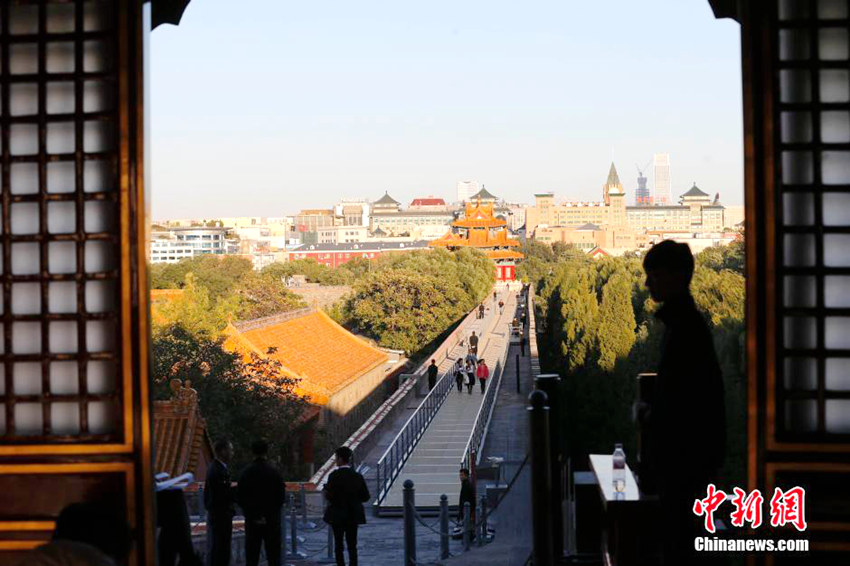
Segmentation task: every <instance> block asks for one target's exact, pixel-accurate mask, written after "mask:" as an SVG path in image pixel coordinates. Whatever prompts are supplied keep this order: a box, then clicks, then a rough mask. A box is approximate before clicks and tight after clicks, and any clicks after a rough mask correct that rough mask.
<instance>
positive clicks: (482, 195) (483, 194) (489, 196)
mask: <svg viewBox="0 0 850 566" xmlns="http://www.w3.org/2000/svg"><path fill="white" fill-rule="evenodd" d="M469 200H471V201H475V200H498V198H497V197H496V195H494V194H493V193H491V192H490V191H488V190H487V189H485V188H484V187H481V190H480V191H478V192H477V193H475V194H474V195H472V196H471V197H470V198H469Z"/></svg>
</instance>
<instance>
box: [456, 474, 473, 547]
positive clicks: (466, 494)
mask: <svg viewBox="0 0 850 566" xmlns="http://www.w3.org/2000/svg"><path fill="white" fill-rule="evenodd" d="M459 476H460V500H459V501H458V505H457V521H458V523H460V522H462V521H463V504H464V503H469V518H470V520H471V521H472V522H473V523H474V522H475V486H474V485H472V480H470V479H469V470H468V469H467V468H461V469H460V473H459ZM474 530H475V529H473V532H474Z"/></svg>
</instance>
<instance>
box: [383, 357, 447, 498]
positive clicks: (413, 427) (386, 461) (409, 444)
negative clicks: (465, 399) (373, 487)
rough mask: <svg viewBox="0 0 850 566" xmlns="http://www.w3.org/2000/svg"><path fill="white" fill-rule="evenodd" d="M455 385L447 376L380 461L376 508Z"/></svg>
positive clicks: (399, 433) (429, 394)
mask: <svg viewBox="0 0 850 566" xmlns="http://www.w3.org/2000/svg"><path fill="white" fill-rule="evenodd" d="M453 386H454V379H453V378H452V377H451V372H447V373H444V374H443V376H442V377H441V378H440V379H439V380H438V381H437V384H436V385H435V386H434V388H433V389H432V390H431V391H430V392H429V393H428V395H427V397H425V399H424V400H423V401H422V403H420V404H419V407H417V408H416V411H415V412H414V413H413V414H412V415H410V418H409V419H407V422H406V423H404V426H403V427H401V430H400V431H398V434H397V435H396V437H395V438H394V439H393V441H392V442H391V443H390V445H389V447H388V448H387V450H386V451H385V452H384V454H383V456H381V459H380V460H378V464H377V466H376V467H375V475H376V478H377V493H376V496H375V506H376V507H377V506H378V505H380V504H381V502H382V501H383V500H384V498H385V497H386V496H387V493H389V491H390V487H391V486H392V484H393V482H394V481H395V479H396V478H397V477H398V474H399V472H401V469H402V468H403V467H404V463H405V462H406V461H407V458H408V457H409V456H410V454H411V453H412V452H413V449H414V448H415V447H416V444H417V443H418V442H419V439H420V438H422V435H423V434H425V430H426V429H427V428H428V425H429V424H431V421H432V420H433V419H434V416H435V415H436V414H437V411H439V410H440V407H441V406H442V405H443V401H445V400H446V397H448V396H449V393H450V392H451V390H452V387H453Z"/></svg>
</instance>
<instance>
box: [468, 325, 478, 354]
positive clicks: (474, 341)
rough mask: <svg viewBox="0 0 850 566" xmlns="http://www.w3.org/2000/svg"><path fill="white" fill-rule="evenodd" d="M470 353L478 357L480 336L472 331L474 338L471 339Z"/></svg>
mask: <svg viewBox="0 0 850 566" xmlns="http://www.w3.org/2000/svg"><path fill="white" fill-rule="evenodd" d="M469 351H470V352H472V353H473V354H475V355H478V336H477V335H476V334H475V331H474V330H473V331H472V336H470V337H469Z"/></svg>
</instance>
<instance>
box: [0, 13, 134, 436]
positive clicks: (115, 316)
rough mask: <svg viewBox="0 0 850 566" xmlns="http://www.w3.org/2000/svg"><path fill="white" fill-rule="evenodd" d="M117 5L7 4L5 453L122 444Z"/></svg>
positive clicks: (1, 77)
mask: <svg viewBox="0 0 850 566" xmlns="http://www.w3.org/2000/svg"><path fill="white" fill-rule="evenodd" d="M109 6H112V3H111V2H91V1H86V2H82V1H77V2H35V1H28V2H8V1H4V2H0V67H1V68H2V73H1V74H0V125H2V139H0V146H1V147H0V149H1V150H2V217H0V225H1V227H2V249H1V250H0V251H2V262H0V269H2V283H3V288H2V300H0V309H2V311H0V313H1V314H0V316H2V328H0V332H2V337H0V359H2V363H0V372H2V374H0V445H3V444H7V445H8V444H11V445H15V444H51V443H59V444H61V443H72V442H73V443H79V442H92V443H98V442H112V441H115V440H117V439H119V438H120V437H121V434H122V432H123V430H122V428H123V425H122V420H121V414H122V412H123V406H122V402H121V395H122V383H121V380H120V379H119V368H120V362H121V356H120V347H121V339H120V336H121V333H120V326H119V322H120V303H119V300H118V299H119V292H120V269H119V268H120V265H119V264H120V249H119V243H120V242H119V235H120V234H119V228H118V227H119V224H120V222H119V220H120V217H119V208H120V207H119V191H118V190H117V188H118V186H119V185H118V152H117V150H116V147H117V140H118V131H119V129H118V116H119V114H118V111H117V107H118V104H117V103H116V93H117V87H118V85H117V77H118V72H117V69H116V67H117V65H116V64H115V61H116V59H117V57H116V56H115V55H116V49H117V47H116V41H115V37H116V34H115V26H116V25H117V23H116V20H115V18H114V10H112V9H110V8H109Z"/></svg>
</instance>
